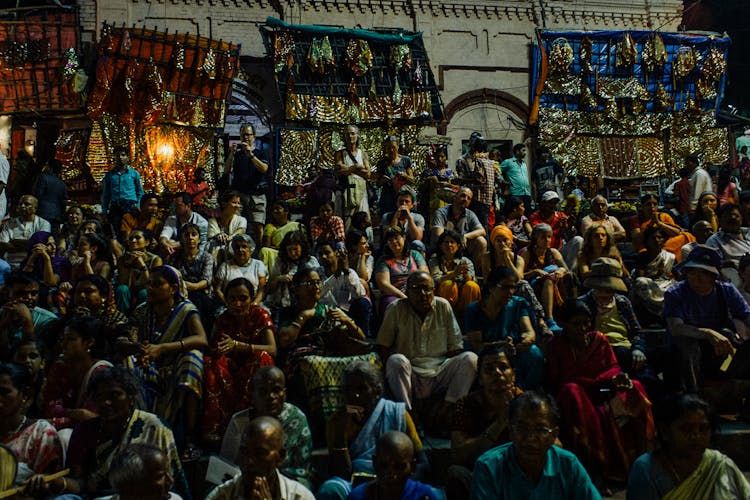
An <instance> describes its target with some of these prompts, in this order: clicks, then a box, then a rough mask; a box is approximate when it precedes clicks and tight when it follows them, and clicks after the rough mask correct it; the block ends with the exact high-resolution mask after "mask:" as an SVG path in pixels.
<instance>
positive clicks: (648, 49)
mask: <svg viewBox="0 0 750 500" xmlns="http://www.w3.org/2000/svg"><path fill="white" fill-rule="evenodd" d="M666 63H667V48H666V47H665V46H664V40H663V39H662V38H661V35H659V33H654V34H653V35H652V36H650V37H649V38H648V40H646V42H645V43H644V44H643V52H642V53H641V65H642V66H643V68H644V69H645V71H646V73H653V72H654V71H656V70H660V69H661V68H663V67H664V65H665V64H666Z"/></svg>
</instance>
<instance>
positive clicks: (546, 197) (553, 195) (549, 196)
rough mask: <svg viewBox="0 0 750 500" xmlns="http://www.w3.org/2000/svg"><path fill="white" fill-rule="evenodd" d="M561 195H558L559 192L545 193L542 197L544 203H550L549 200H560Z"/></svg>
mask: <svg viewBox="0 0 750 500" xmlns="http://www.w3.org/2000/svg"><path fill="white" fill-rule="evenodd" d="M559 199H560V195H558V194H557V191H545V192H544V194H543V195H542V201H549V200H559Z"/></svg>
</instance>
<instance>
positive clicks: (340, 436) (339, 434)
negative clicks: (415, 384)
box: [316, 360, 422, 500]
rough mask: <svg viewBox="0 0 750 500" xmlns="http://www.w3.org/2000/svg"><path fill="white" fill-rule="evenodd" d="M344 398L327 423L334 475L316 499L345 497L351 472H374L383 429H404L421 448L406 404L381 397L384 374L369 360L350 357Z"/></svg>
mask: <svg viewBox="0 0 750 500" xmlns="http://www.w3.org/2000/svg"><path fill="white" fill-rule="evenodd" d="M344 399H345V401H346V406H345V407H343V408H341V409H339V410H338V411H336V412H335V413H334V414H332V415H331V416H330V418H329V419H328V423H327V424H326V442H327V444H328V453H329V464H328V473H329V474H330V475H331V476H333V477H332V479H329V480H328V481H326V482H325V483H323V486H321V487H320V490H318V494H317V496H316V498H318V499H323V500H327V499H345V498H346V497H347V495H348V494H349V492H350V491H351V488H352V485H351V482H350V478H351V477H352V474H355V473H364V474H371V475H372V474H374V473H375V468H374V466H373V459H374V453H375V445H376V443H377V441H378V439H379V438H380V436H381V435H382V434H383V433H384V432H385V431H401V432H404V433H406V434H408V435H409V437H410V438H411V439H412V442H413V443H414V448H415V450H421V449H422V442H421V441H420V439H419V435H418V434H417V431H416V427H415V426H414V422H413V421H412V419H411V416H410V415H409V412H408V411H407V410H406V405H405V404H404V403H396V402H394V401H390V400H388V399H385V398H384V397H383V374H382V372H381V371H380V370H378V369H377V368H376V367H374V366H373V365H372V364H371V363H369V362H368V361H364V360H358V361H353V362H352V363H350V364H349V365H348V366H347V367H346V369H345V370H344Z"/></svg>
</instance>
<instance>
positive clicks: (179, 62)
mask: <svg viewBox="0 0 750 500" xmlns="http://www.w3.org/2000/svg"><path fill="white" fill-rule="evenodd" d="M172 64H173V65H174V67H175V68H177V69H179V70H183V69H185V46H184V45H182V44H181V43H178V44H176V45H175V46H174V50H173V51H172Z"/></svg>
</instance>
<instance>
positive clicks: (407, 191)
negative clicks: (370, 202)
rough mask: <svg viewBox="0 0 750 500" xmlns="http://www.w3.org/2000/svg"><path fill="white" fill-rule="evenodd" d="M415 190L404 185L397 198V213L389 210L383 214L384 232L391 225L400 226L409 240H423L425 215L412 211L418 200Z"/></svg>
mask: <svg viewBox="0 0 750 500" xmlns="http://www.w3.org/2000/svg"><path fill="white" fill-rule="evenodd" d="M415 196H416V195H415V194H414V191H413V190H412V189H411V188H410V187H406V186H404V187H402V188H401V189H400V190H399V192H398V197H397V198H396V207H398V208H397V210H396V212H395V213H393V212H388V213H386V214H384V215H383V223H382V227H383V234H385V230H386V229H388V227H389V226H394V227H395V226H399V227H401V229H403V231H404V233H405V234H408V235H409V240H411V241H414V240H421V239H422V237H423V236H424V217H422V215H421V214H418V213H416V212H412V210H414V205H416V203H417V200H416V198H415Z"/></svg>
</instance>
